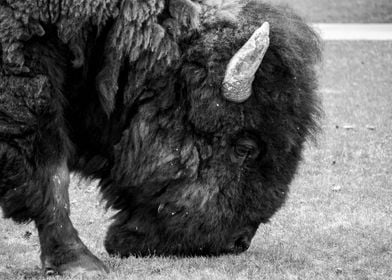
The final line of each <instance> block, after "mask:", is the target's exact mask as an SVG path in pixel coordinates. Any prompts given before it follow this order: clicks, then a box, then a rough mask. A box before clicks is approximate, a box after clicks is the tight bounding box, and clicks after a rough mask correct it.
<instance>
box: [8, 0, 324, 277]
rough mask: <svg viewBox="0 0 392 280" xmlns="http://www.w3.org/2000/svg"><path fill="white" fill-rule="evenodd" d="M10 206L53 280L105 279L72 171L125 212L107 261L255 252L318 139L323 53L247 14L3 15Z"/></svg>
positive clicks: (272, 11) (15, 9) (260, 15)
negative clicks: (72, 193)
mask: <svg viewBox="0 0 392 280" xmlns="http://www.w3.org/2000/svg"><path fill="white" fill-rule="evenodd" d="M0 42H1V57H2V60H1V61H0V69H1V73H0V75H1V77H0V205H1V208H2V210H3V213H4V216H5V218H12V219H13V220H14V221H16V222H19V223H22V222H30V221H33V222H34V223H35V225H36V227H37V230H38V234H39V240H40V244H41V262H42V268H43V271H44V272H45V273H47V274H52V273H60V274H66V273H71V274H72V273H75V272H80V271H82V272H103V271H107V268H106V267H105V265H104V264H103V263H102V262H101V261H100V260H99V259H98V258H96V257H95V256H94V255H93V254H92V253H91V252H90V251H89V250H88V248H87V247H86V246H85V245H84V244H83V242H82V241H81V240H80V238H79V237H78V233H77V231H76V229H75V228H74V226H73V225H72V222H71V220H70V218H69V214H70V204H69V196H68V185H69V180H70V179H69V178H70V175H69V174H70V172H77V173H79V174H81V175H82V176H85V177H89V178H96V179H99V180H100V184H99V188H100V191H101V192H102V194H103V198H104V199H105V200H106V201H107V206H108V207H110V208H113V209H115V210H116V211H117V214H115V216H114V217H113V219H114V222H113V224H112V225H111V226H110V228H109V230H108V233H107V236H106V241H105V247H106V249H107V251H108V252H109V253H110V254H113V255H119V256H122V257H126V256H129V255H139V256H145V255H150V254H154V255H180V256H189V255H190V256H193V255H220V254H228V253H240V252H243V251H245V250H247V249H248V247H249V245H250V243H251V240H252V238H253V236H254V235H255V232H256V230H257V228H258V226H259V225H260V224H261V223H266V222H268V221H269V219H270V218H271V216H272V215H273V214H274V213H275V212H276V211H277V210H278V209H279V208H280V207H281V206H282V205H283V203H284V201H285V199H286V197H287V194H288V186H289V184H290V182H291V181H292V179H293V177H294V175H295V173H296V170H297V167H298V164H299V162H300V160H301V153H302V150H303V147H304V143H305V141H306V140H307V139H308V138H310V137H311V136H313V135H314V134H315V132H316V131H317V128H318V125H317V121H318V118H319V115H320V109H319V108H320V106H319V101H318V98H317V94H316V89H317V76H316V69H315V66H316V64H317V62H318V61H319V59H320V56H321V50H320V49H321V48H320V40H319V38H318V37H317V35H316V34H315V33H314V31H313V30H312V29H311V28H310V27H309V26H308V25H307V24H305V23H304V21H303V20H302V19H301V18H300V17H299V16H297V15H296V14H295V13H293V12H292V11H291V10H290V9H288V8H285V7H274V6H271V5H269V4H266V3H261V2H254V1H247V2H241V3H235V5H233V3H229V4H227V3H226V4H225V3H217V4H216V3H212V2H211V1H209V2H203V1H195V2H193V1H190V0H166V1H163V0H149V1H146V0H132V1H122V0H117V1H115V0H113V1H107V0H92V1H76V2H73V1H66V0H61V1H60V0H57V1H56V0H41V1H22V0H1V1H0Z"/></svg>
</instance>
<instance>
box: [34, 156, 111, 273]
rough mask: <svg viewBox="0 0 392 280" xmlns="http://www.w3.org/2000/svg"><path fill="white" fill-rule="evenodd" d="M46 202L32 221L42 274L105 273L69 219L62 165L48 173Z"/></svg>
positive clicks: (63, 165)
mask: <svg viewBox="0 0 392 280" xmlns="http://www.w3.org/2000/svg"><path fill="white" fill-rule="evenodd" d="M50 174H51V175H50V177H49V181H48V187H47V194H46V195H47V198H46V199H47V200H49V201H50V203H49V204H50V207H49V208H48V209H45V210H44V213H45V214H44V215H43V217H42V218H40V219H37V220H36V221H35V223H36V225H37V228H38V233H39V239H40V243H41V262H42V268H43V270H44V272H45V274H47V275H50V274H56V273H59V274H71V275H76V274H80V273H83V274H85V273H87V274H91V273H97V272H98V273H100V272H107V268H106V267H105V265H104V264H103V263H102V262H101V261H100V260H99V259H98V258H97V257H95V256H94V255H93V254H92V253H91V252H90V251H89V250H88V249H87V247H86V246H85V245H84V244H83V242H82V241H81V240H80V238H79V236H78V232H77V231H76V229H75V228H74V227H73V225H72V222H71V220H70V218H69V214H70V211H69V206H70V205H69V196H68V185H69V172H68V167H67V165H66V163H65V162H62V163H60V164H59V165H58V166H57V167H55V168H54V169H53V171H52V172H50Z"/></svg>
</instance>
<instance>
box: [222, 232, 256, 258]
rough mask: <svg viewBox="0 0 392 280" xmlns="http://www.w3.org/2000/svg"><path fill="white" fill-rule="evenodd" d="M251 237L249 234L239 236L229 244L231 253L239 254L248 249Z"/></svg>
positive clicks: (228, 249) (228, 248) (228, 247)
mask: <svg viewBox="0 0 392 280" xmlns="http://www.w3.org/2000/svg"><path fill="white" fill-rule="evenodd" d="M250 242H251V238H249V237H248V236H247V235H242V236H240V237H237V238H235V239H234V240H233V242H231V243H230V244H229V246H227V251H228V252H229V253H234V254H239V253H242V252H244V251H246V250H247V249H248V248H249V246H250Z"/></svg>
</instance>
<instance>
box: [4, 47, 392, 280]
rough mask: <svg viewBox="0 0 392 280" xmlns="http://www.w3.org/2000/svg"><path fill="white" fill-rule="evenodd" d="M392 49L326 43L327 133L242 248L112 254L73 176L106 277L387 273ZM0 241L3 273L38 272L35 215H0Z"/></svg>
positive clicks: (391, 236)
mask: <svg viewBox="0 0 392 280" xmlns="http://www.w3.org/2000/svg"><path fill="white" fill-rule="evenodd" d="M391 49H392V42H382V43H380V42H379V43H374V42H350V43H344V42H334V43H332V42H330V43H326V46H325V61H324V66H323V67H322V69H320V80H321V87H320V92H321V95H322V99H323V106H324V110H325V117H324V119H323V123H322V126H323V133H322V134H321V135H320V136H319V142H318V144H317V145H310V146H309V147H308V148H307V150H306V152H305V161H304V162H303V164H302V166H301V168H300V170H299V174H298V176H297V178H296V180H295V181H294V182H293V184H292V186H291V195H290V197H289V200H288V202H287V204H286V206H285V207H284V208H283V209H282V210H281V211H280V212H278V213H277V214H276V215H275V216H274V218H273V219H272V222H271V223H270V224H268V225H262V226H261V227H260V229H259V231H258V234H257V235H256V237H255V238H254V240H253V242H252V246H251V247H250V249H249V250H248V251H247V252H246V253H244V254H242V255H239V256H224V257H218V258H179V259H177V258H134V257H131V258H129V259H125V260H120V259H117V258H109V257H108V256H107V254H106V252H105V250H104V248H103V238H104V235H105V231H106V228H107V226H108V224H109V222H110V221H109V220H108V219H109V217H110V213H104V211H103V210H102V205H100V204H99V200H98V199H97V193H96V191H95V189H94V187H93V186H89V185H88V184H87V185H85V183H83V182H82V183H81V184H78V182H77V181H76V180H74V181H73V184H72V186H71V201H72V210H73V213H72V219H73V221H74V224H75V226H76V228H77V229H78V230H79V232H80V235H81V237H82V239H83V240H84V241H85V243H86V244H87V245H88V246H89V247H90V248H91V249H92V251H93V252H94V253H96V254H97V255H98V256H99V257H100V258H102V259H103V260H104V261H105V263H106V264H108V265H109V267H110V269H111V271H112V272H111V273H110V274H109V275H108V277H107V278H106V277H102V279H118V280H119V279H277V280H278V279H279V280H280V279H288V280H291V279H309V280H314V279H382V280H384V279H392V186H391V184H392V93H391V90H392V79H391V73H392V65H391V61H392V52H391ZM26 232H31V233H32V235H31V237H28V236H27V235H28V234H27V235H26ZM0 248H1V250H0V279H41V278H40V274H39V265H40V263H39V244H38V238H37V233H36V231H35V229H34V228H33V226H32V225H27V226H17V225H15V224H13V223H12V222H11V221H8V220H1V219H0ZM58 278H60V279H62V278H61V277H58ZM42 279H43V278H42Z"/></svg>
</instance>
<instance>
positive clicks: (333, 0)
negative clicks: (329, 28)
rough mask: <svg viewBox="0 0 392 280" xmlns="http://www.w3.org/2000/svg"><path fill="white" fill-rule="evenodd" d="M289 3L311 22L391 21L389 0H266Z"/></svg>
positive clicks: (391, 4) (391, 13)
mask: <svg viewBox="0 0 392 280" xmlns="http://www.w3.org/2000/svg"><path fill="white" fill-rule="evenodd" d="M266 1H267V2H271V3H283V4H289V5H290V6H291V7H293V8H294V9H295V10H297V11H298V12H299V13H300V14H302V15H303V16H304V17H305V18H306V19H307V20H309V21H311V22H334V23H335V22H337V23H348V22H350V23H392V1H391V0H317V1H315V0H296V1H292V0H266Z"/></svg>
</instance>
